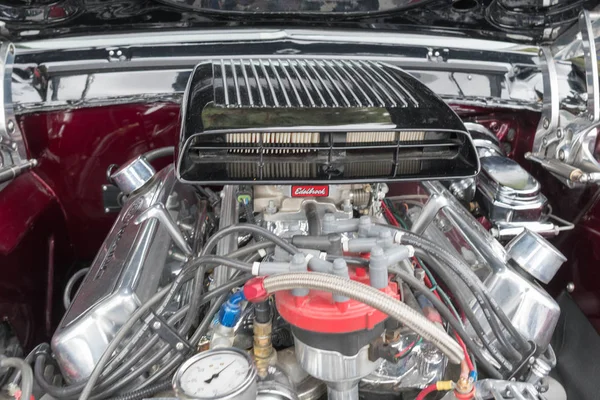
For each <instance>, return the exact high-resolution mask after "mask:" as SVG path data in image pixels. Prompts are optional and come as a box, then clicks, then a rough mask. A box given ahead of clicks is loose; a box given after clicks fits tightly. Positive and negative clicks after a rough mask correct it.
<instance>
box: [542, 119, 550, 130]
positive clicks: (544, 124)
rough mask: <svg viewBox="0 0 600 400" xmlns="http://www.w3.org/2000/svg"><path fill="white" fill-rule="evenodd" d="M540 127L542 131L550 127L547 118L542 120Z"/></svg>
mask: <svg viewBox="0 0 600 400" xmlns="http://www.w3.org/2000/svg"><path fill="white" fill-rule="evenodd" d="M542 126H543V127H544V129H548V127H549V126H550V121H549V120H548V118H544V121H543V122H542Z"/></svg>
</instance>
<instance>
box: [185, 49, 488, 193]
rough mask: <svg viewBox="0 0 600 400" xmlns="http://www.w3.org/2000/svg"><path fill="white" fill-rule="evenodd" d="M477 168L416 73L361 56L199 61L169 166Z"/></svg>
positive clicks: (236, 173)
mask: <svg viewBox="0 0 600 400" xmlns="http://www.w3.org/2000/svg"><path fill="white" fill-rule="evenodd" d="M478 171H479V160H478V158H477V153H476V151H475V148H474V146H473V143H472V141H471V138H470V136H469V134H468V132H467V130H466V128H465V127H464V125H463V123H462V121H461V120H460V118H459V117H458V116H457V115H456V114H455V113H454V112H453V111H452V110H451V109H450V108H449V107H448V106H447V105H446V104H445V103H444V102H443V101H442V100H441V99H440V98H439V97H438V96H436V95H435V94H434V93H433V92H431V91H430V90H429V89H428V88H427V87H425V85H423V84H421V83H420V82H419V81H418V80H416V79H415V78H413V77H412V76H410V75H409V74H407V73H405V72H404V71H402V70H401V69H400V68H398V67H395V66H393V65H390V64H386V63H381V62H374V61H368V60H360V59H355V60H348V59H301V58H278V59H268V58H252V59H249V58H248V59H247V58H239V59H220V60H213V61H207V62H204V63H201V64H199V65H198V66H196V68H195V69H194V71H193V73H192V75H191V77H190V81H189V83H188V87H187V91H186V94H185V97H184V105H183V107H182V126H181V141H180V146H179V155H178V165H177V173H178V176H179V178H180V179H181V180H183V181H185V182H193V183H212V184H226V183H248V182H261V183H293V182H305V183H318V182H324V181H332V182H335V183H342V182H373V181H388V180H420V179H451V178H463V177H470V176H474V175H476V174H477V172H478Z"/></svg>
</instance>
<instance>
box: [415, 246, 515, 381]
mask: <svg viewBox="0 0 600 400" xmlns="http://www.w3.org/2000/svg"><path fill="white" fill-rule="evenodd" d="M415 255H416V256H417V257H421V258H423V259H424V260H425V261H426V262H427V265H429V266H430V268H431V269H433V270H434V271H435V272H436V274H437V275H438V276H439V278H440V280H442V281H443V282H444V283H445V284H446V286H448V289H450V292H451V293H455V294H457V293H460V292H461V290H460V288H459V287H458V285H457V284H456V283H455V282H454V281H453V280H452V278H451V277H450V275H449V274H448V272H447V271H446V270H445V269H443V268H441V266H440V265H439V264H438V263H437V260H436V259H434V258H433V257H431V256H430V255H429V254H428V253H427V252H425V251H423V250H420V249H415ZM454 298H455V299H456V301H457V302H458V305H459V307H460V309H461V310H463V312H464V313H465V317H466V318H467V320H469V322H470V323H471V326H472V327H473V330H474V331H475V333H476V334H477V336H478V337H479V339H480V340H481V343H482V344H483V346H484V347H485V348H486V349H487V350H488V352H489V353H490V355H491V356H492V357H493V358H494V359H495V360H496V361H498V362H499V363H500V365H502V366H504V368H506V369H507V370H510V369H511V368H512V366H511V365H510V364H508V363H507V362H506V360H505V359H504V357H503V356H502V355H500V354H498V350H496V349H495V348H494V347H493V346H492V344H491V342H490V340H489V339H488V337H487V336H486V334H485V331H484V330H483V327H482V326H481V324H480V323H479V320H478V319H477V317H476V316H475V313H474V312H473V310H472V309H471V307H470V306H469V304H467V302H466V301H465V300H464V298H463V297H462V296H458V295H456V296H454Z"/></svg>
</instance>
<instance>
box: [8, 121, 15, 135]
mask: <svg viewBox="0 0 600 400" xmlns="http://www.w3.org/2000/svg"><path fill="white" fill-rule="evenodd" d="M6 129H8V133H13V132H14V131H15V123H14V122H13V120H12V119H9V120H8V122H7V123H6Z"/></svg>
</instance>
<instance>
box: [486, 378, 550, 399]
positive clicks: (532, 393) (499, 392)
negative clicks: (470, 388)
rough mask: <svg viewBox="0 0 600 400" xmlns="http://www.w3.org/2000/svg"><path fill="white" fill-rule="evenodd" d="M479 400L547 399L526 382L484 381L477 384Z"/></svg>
mask: <svg viewBox="0 0 600 400" xmlns="http://www.w3.org/2000/svg"><path fill="white" fill-rule="evenodd" d="M476 389H477V395H478V398H479V397H480V398H483V399H494V400H541V399H545V397H543V396H542V395H541V394H540V393H539V392H538V390H537V389H536V388H535V386H534V385H532V384H531V383H526V382H513V381H502V380H496V379H483V380H480V381H478V382H477V384H476Z"/></svg>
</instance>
